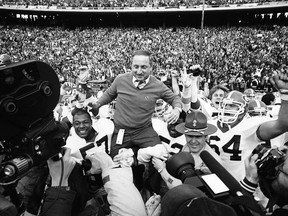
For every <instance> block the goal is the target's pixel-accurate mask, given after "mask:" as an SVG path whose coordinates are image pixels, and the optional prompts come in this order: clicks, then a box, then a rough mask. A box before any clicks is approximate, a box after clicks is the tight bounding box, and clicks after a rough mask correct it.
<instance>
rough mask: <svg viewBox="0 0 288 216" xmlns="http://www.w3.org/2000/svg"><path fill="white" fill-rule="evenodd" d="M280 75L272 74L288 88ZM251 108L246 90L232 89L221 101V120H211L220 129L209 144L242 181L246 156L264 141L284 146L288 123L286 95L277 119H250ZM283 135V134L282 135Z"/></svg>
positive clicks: (264, 117) (262, 117) (286, 82)
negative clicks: (244, 92)
mask: <svg viewBox="0 0 288 216" xmlns="http://www.w3.org/2000/svg"><path fill="white" fill-rule="evenodd" d="M279 77H281V76H280V75H276V76H274V77H273V79H275V83H281V84H283V83H285V85H284V84H283V86H282V88H287V87H288V79H287V80H285V79H286V78H284V79H283V80H284V81H285V82H284V81H283V80H280V78H279ZM279 85H280V84H279ZM285 96H286V95H285ZM248 107H249V101H248V99H247V97H246V96H245V95H244V94H243V93H241V92H239V91H231V92H229V93H228V94H227V96H226V97H224V99H223V101H222V103H221V104H220V112H219V116H218V119H216V120H213V121H211V123H212V124H214V125H216V126H217V127H218V130H217V132H216V133H215V134H213V136H211V137H210V146H211V147H213V148H214V149H215V151H216V152H217V153H218V154H220V156H221V158H222V160H223V166H224V167H225V168H226V169H227V170H228V171H229V172H230V173H231V174H232V175H233V176H234V177H235V178H236V179H237V180H239V181H240V180H241V179H243V177H244V174H245V168H244V159H245V158H246V157H247V156H248V155H249V154H251V152H252V151H253V149H254V148H255V147H256V146H257V145H258V144H261V143H263V144H265V145H266V146H268V147H271V145H273V146H279V145H283V144H284V143H285V141H286V135H285V134H283V133H284V132H286V131H287V130H288V128H285V127H286V126H285V125H287V124H288V122H287V120H288V114H287V112H288V101H286V100H285V97H284V100H282V105H281V110H280V112H279V117H280V118H279V119H277V120H271V118H269V117H267V116H258V117H257V118H255V117H253V118H251V117H250V116H249V114H248V113H249V112H248V110H249V109H248ZM285 112H286V113H285ZM284 119H286V122H285V121H284ZM281 134H283V136H279V135H281ZM272 138H275V139H272Z"/></svg>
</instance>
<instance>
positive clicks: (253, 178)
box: [244, 154, 259, 184]
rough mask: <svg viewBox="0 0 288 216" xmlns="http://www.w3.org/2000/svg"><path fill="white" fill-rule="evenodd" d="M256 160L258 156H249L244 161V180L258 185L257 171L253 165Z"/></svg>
mask: <svg viewBox="0 0 288 216" xmlns="http://www.w3.org/2000/svg"><path fill="white" fill-rule="evenodd" d="M257 159H258V154H251V155H249V156H248V157H247V158H246V159H245V161H244V163H245V171H246V178H247V180H248V181H250V182H251V183H254V184H258V182H259V176H258V169H257V166H256V163H255V161H256V160H257Z"/></svg>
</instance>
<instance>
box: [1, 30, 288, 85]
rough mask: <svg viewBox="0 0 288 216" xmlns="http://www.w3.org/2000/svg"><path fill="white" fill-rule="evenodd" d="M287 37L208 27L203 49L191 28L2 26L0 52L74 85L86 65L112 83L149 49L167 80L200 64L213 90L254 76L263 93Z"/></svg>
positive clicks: (281, 33)
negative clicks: (37, 63)
mask: <svg viewBox="0 0 288 216" xmlns="http://www.w3.org/2000/svg"><path fill="white" fill-rule="evenodd" d="M287 32H288V28H287V27H285V26H283V27H282V26H273V27H263V26H262V27H261V28H256V27H255V28H252V27H238V28H237V27H230V28H226V27H207V28H205V29H204V34H203V35H204V37H203V43H202V44H203V45H202V48H201V47H200V39H201V37H200V29H197V28H192V27H179V28H166V29H165V28H159V29H153V28H123V29H120V28H95V29H86V28H77V29H75V30H68V29H62V28H60V27H47V28H40V27H27V26H26V27H24V26H18V27H13V28H10V27H9V26H5V27H4V26H2V27H1V34H0V49H1V52H2V53H7V54H8V55H10V56H11V58H12V60H13V61H14V62H15V61H21V60H26V59H38V60H41V61H44V62H47V63H49V64H50V65H51V66H52V67H53V68H54V70H55V71H56V72H57V73H58V74H59V75H61V76H63V78H65V79H66V80H68V81H70V82H75V79H76V78H77V75H78V74H77V73H78V68H79V66H81V65H83V64H84V65H85V64H86V65H89V66H90V67H91V79H93V80H94V79H96V80H103V79H107V80H111V81H112V80H113V78H114V77H115V76H116V75H118V74H119V73H125V72H127V70H129V66H130V64H131V63H130V60H129V56H131V54H132V53H133V52H134V51H135V50H137V49H148V50H150V51H151V52H152V53H153V58H154V59H155V64H154V65H153V67H154V73H155V75H157V76H158V77H161V76H168V77H169V76H170V75H169V72H170V71H171V70H173V69H176V70H177V69H179V67H181V65H182V63H183V61H185V62H187V63H188V64H197V63H200V64H201V65H202V66H203V68H204V72H205V74H204V76H203V77H204V78H205V80H209V81H210V86H212V85H214V84H216V83H220V84H225V85H227V86H229V87H230V88H233V87H232V86H234V88H235V86H242V87H241V88H243V85H242V84H241V81H242V80H244V81H245V82H246V83H247V82H248V81H249V80H251V79H253V78H255V77H256V78H257V79H259V80H258V82H259V90H260V89H262V88H269V86H267V75H268V74H269V73H270V72H271V70H272V69H275V68H279V67H280V66H281V65H284V64H287V61H288V59H287V56H288V55H287V52H288V51H287V50H288V49H287V43H286V35H287ZM200 55H201V58H202V60H201V62H200V61H199V59H200ZM235 83H237V84H235ZM248 85H249V83H248Z"/></svg>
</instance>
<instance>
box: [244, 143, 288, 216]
mask: <svg viewBox="0 0 288 216" xmlns="http://www.w3.org/2000/svg"><path fill="white" fill-rule="evenodd" d="M270 151H275V152H279V153H280V154H281V155H282V153H283V155H282V156H281V160H279V163H276V164H273V163H272V161H271V158H268V156H269V154H265V155H266V156H265V155H263V154H262V153H261V152H253V153H252V154H251V155H250V156H249V157H248V158H246V160H245V171H246V176H245V178H244V179H243V180H242V181H241V186H242V187H243V188H244V189H245V190H246V191H248V192H249V193H251V194H253V193H254V191H255V190H256V188H257V187H258V185H259V186H260V189H261V190H262V191H263V193H264V195H265V196H267V198H268V199H269V201H268V204H267V210H268V211H270V213H269V212H267V215H268V213H269V215H272V216H281V215H283V216H284V215H288V155H287V148H286V147H281V148H280V147H279V148H276V149H274V150H273V149H270V150H267V149H266V153H268V152H270ZM281 152H282V153H281ZM272 154H273V153H272ZM263 156H264V158H265V159H266V160H265V161H266V162H268V161H269V160H270V162H271V165H272V166H270V168H271V169H272V170H271V171H273V173H274V174H273V175H272V176H268V175H264V173H265V174H267V173H270V172H269V171H268V170H270V169H265V171H264V172H263V167H262V168H261V166H259V164H260V163H262V162H261V160H262V161H264V160H263V158H261V157H263ZM259 162H260V163H259ZM273 165H275V166H273ZM261 169H262V170H261ZM271 212H272V213H271Z"/></svg>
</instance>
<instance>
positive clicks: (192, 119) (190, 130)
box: [138, 110, 221, 189]
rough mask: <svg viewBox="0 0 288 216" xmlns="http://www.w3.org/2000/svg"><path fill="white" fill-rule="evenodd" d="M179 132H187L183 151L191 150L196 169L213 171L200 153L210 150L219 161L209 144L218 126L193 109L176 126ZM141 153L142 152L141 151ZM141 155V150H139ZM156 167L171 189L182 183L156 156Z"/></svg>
mask: <svg viewBox="0 0 288 216" xmlns="http://www.w3.org/2000/svg"><path fill="white" fill-rule="evenodd" d="M175 129H176V130H177V131H178V132H179V133H182V134H185V138H186V145H184V146H183V148H182V150H181V151H185V152H190V153H191V155H192V156H193V158H194V161H195V167H194V168H195V169H196V170H200V171H201V173H203V174H204V173H205V174H208V173H211V172H210V170H209V169H208V167H207V166H206V165H205V164H204V162H203V161H202V159H201V158H200V153H201V152H202V151H203V150H206V151H208V152H209V153H210V154H211V155H212V156H213V157H214V158H215V159H216V160H217V161H218V162H219V163H221V159H220V157H219V156H218V155H217V154H216V153H215V151H214V150H212V149H211V148H210V146H209V145H208V144H207V140H208V135H211V134H213V133H215V132H216V131H217V128H216V127H215V126H214V125H212V124H209V123H207V117H206V115H205V114H204V113H203V112H201V111H198V110H195V111H191V112H190V113H189V114H188V115H187V116H186V119H185V122H183V123H180V124H178V125H177V126H176V128H175ZM140 153H141V152H140ZM138 157H139V152H138ZM152 162H153V164H154V167H155V169H157V170H158V172H159V173H160V174H161V176H162V178H163V179H164V181H165V182H166V184H167V186H168V188H169V189H171V188H173V187H175V186H177V185H180V184H182V182H181V181H180V180H179V179H175V178H173V177H172V176H171V175H170V174H169V173H168V171H167V170H166V163H165V161H163V160H160V159H158V158H156V157H153V158H152Z"/></svg>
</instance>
